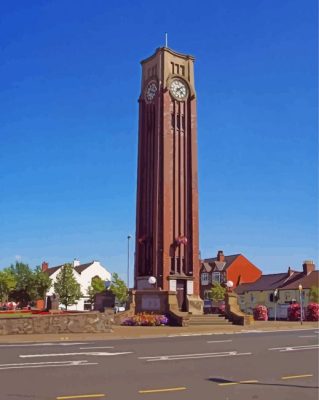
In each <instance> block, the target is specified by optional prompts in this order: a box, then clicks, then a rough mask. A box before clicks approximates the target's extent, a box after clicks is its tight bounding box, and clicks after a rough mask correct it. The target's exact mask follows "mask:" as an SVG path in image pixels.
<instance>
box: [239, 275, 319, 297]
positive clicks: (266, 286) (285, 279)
mask: <svg viewBox="0 0 319 400" xmlns="http://www.w3.org/2000/svg"><path fill="white" fill-rule="evenodd" d="M318 272H319V271H313V272H311V273H310V274H309V275H305V274H304V273H303V272H299V271H292V270H291V274H290V275H289V273H287V272H284V273H279V274H268V275H261V277H260V278H259V279H257V281H255V282H252V283H242V284H240V285H239V286H238V287H237V288H236V289H235V292H236V293H237V294H243V293H245V292H249V291H262V290H275V289H298V286H299V285H300V284H301V285H302V287H303V288H304V289H309V288H310V287H311V286H318V279H319V275H318Z"/></svg>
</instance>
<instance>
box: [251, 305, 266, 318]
mask: <svg viewBox="0 0 319 400" xmlns="http://www.w3.org/2000/svg"><path fill="white" fill-rule="evenodd" d="M253 314H254V320H255V321H268V310H267V307H266V306H263V305H258V306H256V307H255V308H254V310H253Z"/></svg>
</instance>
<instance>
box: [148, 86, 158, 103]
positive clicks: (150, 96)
mask: <svg viewBox="0 0 319 400" xmlns="http://www.w3.org/2000/svg"><path fill="white" fill-rule="evenodd" d="M156 92H157V86H156V83H155V82H150V83H149V84H148V85H147V87H146V90H145V97H146V100H147V101H152V100H153V99H154V97H155V95H156Z"/></svg>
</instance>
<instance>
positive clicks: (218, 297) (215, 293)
mask: <svg viewBox="0 0 319 400" xmlns="http://www.w3.org/2000/svg"><path fill="white" fill-rule="evenodd" d="M225 294H226V289H225V288H224V287H223V286H222V285H221V284H220V283H217V282H215V283H214V284H213V287H212V288H211V291H210V296H209V297H210V298H211V300H213V301H217V302H218V301H222V300H224V298H225Z"/></svg>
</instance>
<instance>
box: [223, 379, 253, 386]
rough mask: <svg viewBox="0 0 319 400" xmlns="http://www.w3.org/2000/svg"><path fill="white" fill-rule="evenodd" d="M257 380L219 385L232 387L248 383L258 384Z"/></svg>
mask: <svg viewBox="0 0 319 400" xmlns="http://www.w3.org/2000/svg"><path fill="white" fill-rule="evenodd" d="M258 382H259V381H257V380H250V381H239V382H225V383H219V384H218V386H232V385H240V384H247V383H258Z"/></svg>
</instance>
